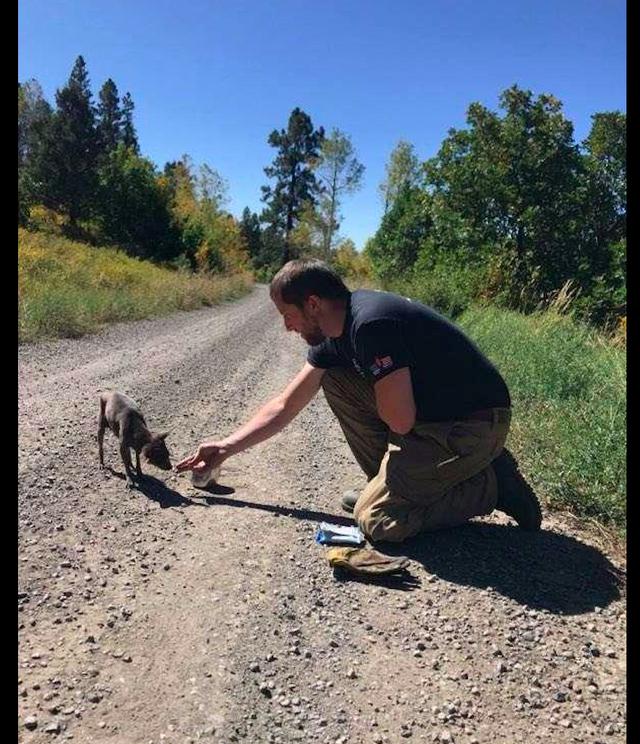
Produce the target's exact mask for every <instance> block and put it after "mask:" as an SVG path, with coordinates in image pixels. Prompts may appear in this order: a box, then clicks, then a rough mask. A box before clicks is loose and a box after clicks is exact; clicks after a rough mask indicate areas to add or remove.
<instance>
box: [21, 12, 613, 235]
mask: <svg viewBox="0 0 640 744" xmlns="http://www.w3.org/2000/svg"><path fill="white" fill-rule="evenodd" d="M625 11H626V8H625V2H624V0H324V1H323V2H317V3H316V2H307V1H306V0H184V1H183V2H176V0H171V1H169V0H126V1H125V0H109V1H108V2H94V1H91V0H89V1H85V2H82V1H81V0H20V2H19V13H18V25H19V48H18V54H19V61H18V76H19V80H20V81H25V80H27V79H30V78H36V79H37V80H38V81H39V82H40V84H41V85H42V87H43V90H44V94H45V96H46V98H47V99H48V100H49V101H51V102H53V100H54V94H55V90H56V88H59V87H61V86H62V85H63V84H64V83H65V82H66V80H67V78H68V76H69V73H70V71H71V68H72V66H73V63H74V61H75V59H76V57H77V56H78V55H79V54H82V55H83V57H84V58H85V61H86V63H87V66H88V70H89V74H90V78H91V84H92V88H93V91H94V94H95V93H97V91H98V89H99V88H100V86H101V85H102V83H103V82H104V81H105V80H106V79H107V78H109V77H111V78H112V79H113V80H114V81H115V83H116V85H117V86H118V89H119V91H120V92H121V94H122V93H124V92H125V91H130V92H131V94H132V96H133V100H134V103H135V106H136V110H135V124H136V126H137V130H138V137H139V140H140V146H141V150H142V153H143V154H144V155H146V156H147V157H149V158H151V159H152V160H153V161H154V162H155V163H156V164H157V165H158V166H159V167H162V166H163V165H164V163H165V162H166V161H167V160H174V159H176V158H178V157H180V156H181V155H182V154H183V153H188V154H189V155H190V156H191V158H192V159H193V160H194V162H195V163H196V164H199V163H203V162H206V163H208V164H209V165H211V166H212V167H214V168H216V169H217V170H218V171H219V172H220V173H221V174H222V175H223V176H224V177H225V178H226V179H227V181H228V182H229V186H230V189H229V192H230V203H229V205H228V206H229V209H230V210H231V211H232V212H233V213H234V214H236V215H240V213H241V211H242V209H243V207H244V206H247V205H248V206H249V207H251V208H252V209H254V210H255V211H259V210H260V209H261V208H262V204H261V202H260V193H261V192H260V186H261V185H262V184H265V183H267V179H266V176H265V175H264V172H263V168H264V167H265V166H266V165H268V164H269V163H270V162H271V160H272V159H273V156H274V154H275V151H274V150H273V149H272V148H270V147H269V146H268V145H267V136H268V134H269V132H271V130H273V129H276V128H277V129H280V128H283V127H286V123H287V120H288V117H289V114H290V112H291V110H292V109H293V108H294V107H295V106H300V107H301V108H302V109H303V110H305V111H306V112H307V113H308V114H309V115H310V116H311V118H312V120H313V122H314V124H315V125H316V126H318V125H323V126H324V127H325V129H327V130H329V129H331V128H332V127H338V128H340V129H341V130H343V131H344V132H347V133H348V134H349V135H350V136H351V138H352V141H353V143H354V145H355V147H356V149H357V152H358V156H359V158H360V160H361V162H362V163H364V165H365V166H366V169H367V170H366V173H365V183H364V187H363V188H362V190H361V191H360V192H359V193H358V194H356V195H354V196H352V197H349V198H348V200H346V201H345V203H344V205H343V214H344V218H345V219H344V221H343V223H342V229H341V233H342V234H344V235H345V236H348V237H351V238H352V239H353V240H354V241H355V242H356V244H357V245H358V247H362V245H363V244H364V241H365V240H366V238H367V237H369V236H370V235H372V234H373V233H374V232H375V230H376V229H377V227H378V225H379V221H380V216H381V204H380V201H379V198H378V193H377V186H378V184H379V183H380V181H381V180H382V179H383V178H384V166H385V163H386V162H387V160H388V157H389V153H390V152H391V150H392V148H393V147H394V145H395V144H396V143H397V141H398V140H400V139H405V140H408V141H410V142H412V143H413V144H414V145H415V147H416V150H417V152H418V154H419V155H420V156H421V157H422V158H427V157H431V156H432V155H434V154H435V153H436V151H437V149H438V147H439V145H440V143H441V142H442V140H443V138H444V137H445V136H446V133H447V130H448V129H449V128H450V127H461V126H464V123H465V112H466V109H467V107H468V105H469V103H471V102H472V101H480V102H481V103H483V104H485V105H486V106H489V107H490V108H492V109H494V110H495V109H497V105H498V95H499V93H500V92H501V91H502V90H504V89H505V88H507V87H509V86H510V85H512V84H513V83H517V84H518V85H519V86H521V87H523V88H529V89H531V90H532V91H533V92H534V93H536V94H538V93H543V92H544V93H553V94H554V95H555V96H557V97H558V98H560V100H561V101H562V102H563V103H564V107H565V114H566V116H567V117H568V118H569V119H570V120H571V121H573V123H574V125H575V136H576V139H577V140H581V139H583V138H584V137H585V136H586V135H587V133H588V131H589V127H590V116H591V114H593V113H595V112H596V111H610V110H615V109H618V110H621V111H625V110H626V17H625Z"/></svg>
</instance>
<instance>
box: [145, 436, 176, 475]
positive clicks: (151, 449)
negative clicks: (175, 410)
mask: <svg viewBox="0 0 640 744" xmlns="http://www.w3.org/2000/svg"><path fill="white" fill-rule="evenodd" d="M167 434H168V432H165V433H164V434H154V435H153V436H152V439H151V441H150V442H149V443H148V444H145V446H144V447H143V448H142V454H143V455H144V457H145V459H146V460H147V462H150V463H151V464H152V465H155V466H156V467H157V468H160V469H161V470H171V460H170V459H169V450H168V449H167V445H166V444H165V441H164V440H165V439H166V437H167Z"/></svg>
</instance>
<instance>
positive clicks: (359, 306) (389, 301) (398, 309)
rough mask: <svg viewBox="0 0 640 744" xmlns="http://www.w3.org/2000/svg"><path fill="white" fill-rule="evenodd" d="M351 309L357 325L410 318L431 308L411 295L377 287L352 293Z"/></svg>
mask: <svg viewBox="0 0 640 744" xmlns="http://www.w3.org/2000/svg"><path fill="white" fill-rule="evenodd" d="M351 310H352V313H353V319H354V322H355V325H356V327H360V326H362V325H368V324H370V323H375V322H376V321H379V322H382V323H384V322H385V321H403V320H408V319H409V318H410V317H412V316H415V315H416V314H422V313H424V312H425V311H426V312H427V313H429V310H430V309H429V308H428V307H427V306H426V305H423V304H422V303H420V302H416V301H414V300H412V299H410V298H409V297H402V296H401V295H397V294H393V293H392V292H383V291H382V290H376V289H360V290H356V291H355V292H353V294H352V300H351Z"/></svg>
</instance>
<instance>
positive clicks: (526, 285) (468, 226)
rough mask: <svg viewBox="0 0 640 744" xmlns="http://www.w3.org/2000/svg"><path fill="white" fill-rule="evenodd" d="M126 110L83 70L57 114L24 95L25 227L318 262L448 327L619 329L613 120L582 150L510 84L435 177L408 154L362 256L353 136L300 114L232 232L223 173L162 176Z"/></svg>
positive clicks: (553, 113) (223, 265)
mask: <svg viewBox="0 0 640 744" xmlns="http://www.w3.org/2000/svg"><path fill="white" fill-rule="evenodd" d="M133 112H134V103H133V99H132V97H131V95H130V94H129V93H126V94H125V95H124V96H123V97H122V98H120V97H119V93H118V89H117V87H116V85H115V83H114V82H113V81H112V80H107V81H106V82H105V83H104V85H103V86H102V88H101V89H100V91H99V95H98V100H97V103H96V104H95V105H94V102H93V100H92V94H91V90H90V86H89V78H88V73H87V69H86V65H85V63H84V60H83V59H82V57H78V59H77V60H76V63H75V65H74V67H73V70H72V72H71V75H70V77H69V80H68V82H67V84H66V85H65V86H64V87H63V88H61V89H60V90H58V91H57V92H56V96H55V107H52V106H51V105H50V104H49V103H48V102H47V101H46V100H45V99H44V97H43V95H42V90H41V89H40V86H39V85H38V84H37V82H36V81H29V82H26V83H24V84H22V85H21V84H18V166H19V167H18V195H19V201H18V221H19V224H21V225H23V226H26V227H31V228H36V229H38V228H40V229H42V228H47V229H56V230H58V231H59V232H62V233H63V234H64V235H66V236H67V237H72V238H75V239H80V240H84V241H87V242H91V243H94V244H105V243H106V244H116V245H119V246H120V247H122V248H123V249H124V250H125V251H126V252H127V253H129V254H130V255H132V256H136V257H140V258H146V259H152V260H155V261H160V262H167V263H169V264H173V265H176V266H181V267H184V268H190V269H204V270H208V271H212V272H233V271H237V270H243V269H246V268H251V269H253V271H254V273H255V275H256V276H257V277H258V278H259V279H262V280H268V279H269V278H270V277H271V276H272V275H273V273H274V272H275V271H277V270H278V268H279V267H280V266H282V264H283V263H284V262H285V261H287V260H289V259H290V258H293V257H307V256H318V257H320V258H323V259H324V260H326V261H329V262H330V263H332V264H333V265H334V266H335V267H336V268H337V269H338V271H340V272H341V273H342V274H344V275H346V276H350V277H352V278H355V280H356V282H357V281H361V280H363V279H365V278H368V277H369V276H370V275H373V279H374V281H376V282H377V283H380V284H382V285H383V286H387V287H389V288H396V289H398V290H401V291H403V292H404V293H411V294H413V295H414V296H416V297H420V298H421V299H424V300H426V301H427V302H429V303H431V304H433V305H434V306H436V307H438V308H439V309H441V310H443V311H444V312H447V313H448V314H454V315H455V314H456V313H458V312H460V311H461V310H463V309H464V308H465V307H467V306H468V305H469V304H471V303H473V302H474V301H478V300H488V301H491V302H494V303H498V304H502V305H504V306H506V307H510V308H514V309H517V310H521V311H525V312H529V311H531V310H534V309H536V308H539V307H544V306H546V305H548V304H549V303H551V302H556V303H558V302H560V303H564V304H565V305H566V304H567V303H569V302H570V303H571V306H572V308H573V309H574V310H575V311H576V312H577V313H578V314H579V315H580V316H581V317H583V318H585V319H587V320H589V321H590V322H593V323H596V324H598V325H608V324H612V323H615V322H617V320H618V319H620V318H623V317H626V269H625V267H626V117H625V115H624V114H622V113H620V112H617V111H614V112H601V113H596V114H594V115H593V116H592V127H591V131H590V133H589V135H588V137H587V138H586V139H585V140H584V141H583V142H581V143H576V142H575V141H574V139H573V125H572V124H571V122H570V121H569V120H568V119H567V118H566V117H565V116H564V114H563V112H562V104H561V102H560V101H559V100H558V99H557V98H555V97H554V96H551V95H546V94H543V95H539V96H538V97H537V98H536V97H534V95H533V94H532V93H531V91H527V90H522V89H520V88H518V87H517V86H513V87H511V88H509V89H508V90H506V91H504V92H503V93H502V95H501V96H500V111H499V112H494V111H491V110H489V109H488V108H486V107H485V106H482V105H481V104H479V103H473V104H471V105H470V106H469V109H468V112H467V127H466V128H464V129H459V130H456V129H451V130H450V131H449V134H448V136H447V137H446V139H445V140H444V142H443V143H442V145H441V147H440V149H439V151H438V153H437V154H436V155H435V156H434V157H432V158H430V159H428V160H426V161H422V160H421V159H420V158H419V157H418V155H417V154H416V152H415V148H414V147H413V145H412V144H410V143H408V142H400V143H398V145H397V147H396V148H395V149H394V150H393V152H392V153H391V156H390V159H389V162H388V164H387V168H386V178H385V181H384V182H383V183H382V184H381V186H380V192H381V196H382V200H383V204H384V215H383V218H382V221H381V224H380V227H379V229H378V230H377V232H376V234H375V235H374V236H373V238H371V239H370V240H369V241H368V242H367V245H366V246H365V249H364V251H362V252H358V251H357V250H356V247H355V245H354V244H353V242H352V241H351V240H349V239H345V238H343V237H342V236H341V235H340V222H341V219H342V215H341V211H342V208H343V205H344V201H345V198H346V197H348V196H349V195H350V194H352V193H354V192H355V191H356V190H357V189H359V188H360V187H361V185H362V179H363V174H364V170H365V169H364V166H363V165H362V163H360V162H359V160H358V158H357V155H356V152H355V148H354V146H353V144H352V142H351V139H350V137H349V136H348V135H347V134H345V133H344V132H342V131H340V130H339V129H333V130H332V131H331V132H330V133H327V132H325V129H324V127H322V126H318V127H316V126H314V124H313V122H312V120H311V118H310V116H309V115H308V114H307V113H305V112H304V111H302V110H301V109H299V108H295V109H294V110H293V111H292V112H291V114H290V116H289V120H288V123H287V127H286V129H280V130H278V129H275V130H273V131H272V132H271V134H270V135H269V136H268V142H269V144H270V145H271V147H273V148H274V150H275V156H274V159H273V162H272V163H271V164H270V165H269V166H267V167H266V168H265V169H264V171H265V175H266V177H267V179H268V183H267V184H266V185H264V186H263V187H262V201H263V203H264V208H263V209H262V211H261V212H260V213H259V214H258V213H254V212H252V211H251V210H250V209H249V208H246V209H245V210H244V212H243V213H242V216H241V218H240V219H235V218H234V217H233V216H232V215H231V214H230V213H229V212H227V211H226V210H225V209H224V205H225V203H226V201H227V184H226V182H225V181H224V179H223V178H222V177H221V176H220V175H219V174H218V173H217V172H216V171H215V170H214V169H213V168H211V167H209V166H208V165H201V166H200V167H199V168H196V167H195V166H194V165H193V163H191V161H190V159H189V158H188V156H183V157H182V158H181V159H179V160H176V161H174V162H169V163H166V164H165V166H164V168H163V169H162V170H161V171H160V170H159V169H158V168H157V167H156V165H155V164H154V163H153V162H151V161H150V160H149V159H148V158H145V157H143V156H142V155H141V154H140V148H139V143H138V138H137V134H136V129H135V125H134V120H133Z"/></svg>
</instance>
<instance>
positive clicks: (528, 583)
mask: <svg viewBox="0 0 640 744" xmlns="http://www.w3.org/2000/svg"><path fill="white" fill-rule="evenodd" d="M380 549H381V550H382V552H385V553H389V554H391V555H405V556H407V557H408V558H411V559H413V560H414V561H417V562H419V563H421V564H422V566H423V567H424V568H425V570H426V571H427V572H428V573H430V574H432V575H435V576H438V577H439V578H441V579H444V580H446V581H450V582H453V583H455V584H462V585H465V586H475V587H479V588H482V589H486V588H488V587H492V588H493V589H494V590H495V591H496V592H498V593H499V594H502V595H503V596H505V597H511V598H512V599H514V600H516V601H517V602H519V603H520V604H523V605H527V606H529V607H531V608H535V609H544V610H547V611H549V612H552V613H553V614H557V615H579V614H583V613H585V612H589V611H591V610H593V609H594V608H595V607H606V606H607V605H609V604H611V602H614V601H615V600H616V599H619V598H620V596H621V590H623V587H624V583H625V572H624V571H621V570H619V569H617V568H616V567H615V566H614V565H613V564H612V563H611V562H610V561H609V559H608V558H607V557H606V556H605V555H604V554H603V553H601V552H600V551H599V550H598V549H597V548H594V547H592V546H590V545H586V544H585V543H583V542H580V540H577V539H575V538H573V537H569V536H568V535H562V534H559V533H556V532H551V531H549V530H542V531H540V532H535V533H527V532H524V531H523V530H521V529H520V528H518V527H508V526H502V525H497V524H485V523H480V522H470V523H468V524H465V525H462V526H460V527H456V528H454V529H447V530H440V531H437V532H430V533H422V534H421V535H418V536H416V537H414V538H412V539H411V540H407V541H405V542H403V543H400V544H397V545H396V544H389V543H385V544H384V546H383V547H382V548H380Z"/></svg>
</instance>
